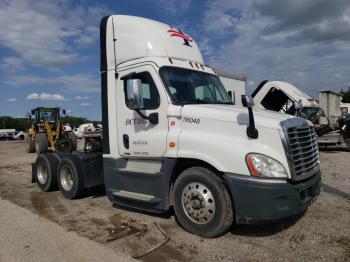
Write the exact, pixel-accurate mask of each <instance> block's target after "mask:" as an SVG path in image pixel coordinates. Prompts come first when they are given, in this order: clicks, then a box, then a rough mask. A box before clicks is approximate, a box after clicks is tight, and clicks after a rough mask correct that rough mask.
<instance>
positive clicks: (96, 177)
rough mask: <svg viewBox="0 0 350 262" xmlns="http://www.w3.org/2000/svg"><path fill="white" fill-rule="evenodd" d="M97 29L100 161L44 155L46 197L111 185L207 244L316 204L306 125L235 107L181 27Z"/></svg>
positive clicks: (40, 166) (139, 21) (124, 202)
mask: <svg viewBox="0 0 350 262" xmlns="http://www.w3.org/2000/svg"><path fill="white" fill-rule="evenodd" d="M100 31H101V32H100V41H101V93H102V122H103V127H104V128H103V146H102V149H103V152H94V150H93V148H89V150H85V153H83V152H75V153H72V154H63V153H47V154H41V155H39V156H38V158H37V160H36V162H35V163H33V165H32V175H33V180H35V181H37V184H38V186H39V187H40V188H41V189H42V190H43V191H49V190H54V189H56V188H57V185H58V187H59V189H60V191H61V192H62V193H63V195H64V196H65V197H66V198H68V199H72V198H77V197H81V196H82V195H83V194H84V192H85V191H86V189H87V188H89V187H92V186H95V185H99V184H102V183H104V185H105V189H106V194H107V196H108V198H109V199H110V200H111V201H112V202H114V203H117V204H118V205H119V206H126V207H128V208H130V207H131V208H135V209H140V210H147V211H150V212H157V213H163V212H167V211H168V210H170V209H171V208H173V210H174V213H175V216H176V217H177V219H178V221H179V223H180V224H181V226H182V227H183V228H184V229H185V230H187V231H188V232H191V233H194V234H198V235H200V236H203V237H216V236H219V235H221V234H223V233H225V232H226V231H227V230H228V229H229V227H230V226H231V225H232V224H233V223H234V222H236V223H254V222H257V221H267V220H278V219H282V218H285V217H289V216H292V215H296V214H299V213H302V212H304V211H305V210H306V209H307V208H308V207H309V205H310V204H311V202H312V201H313V200H314V199H315V197H317V196H318V194H319V192H320V161H319V152H318V148H317V144H316V140H315V139H316V138H315V132H314V129H313V127H312V126H311V125H310V123H309V122H308V121H306V120H304V119H301V118H296V117H293V116H289V115H286V114H280V113H271V112H266V111H264V110H256V109H254V108H252V100H250V99H249V97H247V96H243V98H242V101H243V105H244V106H245V107H240V106H234V105H233V104H232V101H231V98H230V97H229V96H228V94H227V92H226V91H225V89H224V87H223V85H222V83H221V82H220V80H219V78H218V76H217V74H216V73H215V72H214V71H213V69H212V68H210V67H208V66H206V65H205V63H204V61H203V58H202V56H201V53H200V51H199V49H198V47H197V44H196V43H195V41H194V40H193V39H192V38H191V37H190V36H188V35H186V34H184V33H183V32H181V31H180V30H177V29H175V28H172V27H170V26H168V25H166V24H163V23H160V22H156V21H153V20H149V19H145V18H140V17H133V16H122V15H112V16H108V17H105V18H103V19H102V21H101V25H100ZM90 147H93V146H90ZM87 152H88V153H87Z"/></svg>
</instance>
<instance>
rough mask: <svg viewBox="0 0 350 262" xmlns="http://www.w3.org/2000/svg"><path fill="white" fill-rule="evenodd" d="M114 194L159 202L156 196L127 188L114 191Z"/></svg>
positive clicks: (143, 200) (120, 196)
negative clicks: (126, 189)
mask: <svg viewBox="0 0 350 262" xmlns="http://www.w3.org/2000/svg"><path fill="white" fill-rule="evenodd" d="M113 196H115V197H119V198H127V199H133V200H138V201H142V202H157V198H156V197H155V196H152V195H146V194H141V193H136V192H131V191H125V190H119V191H115V192H113Z"/></svg>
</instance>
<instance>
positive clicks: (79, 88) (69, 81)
mask: <svg viewBox="0 0 350 262" xmlns="http://www.w3.org/2000/svg"><path fill="white" fill-rule="evenodd" d="M6 83H7V84H9V85H14V86H30V85H45V86H47V85H56V86H57V87H58V88H62V87H63V88H64V89H65V90H69V91H71V92H98V91H99V90H100V83H99V81H98V80H97V78H96V77H93V76H91V75H86V74H78V75H62V76H58V77H38V76H34V75H12V76H10V77H8V79H7V80H6Z"/></svg>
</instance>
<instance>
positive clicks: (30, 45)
mask: <svg viewBox="0 0 350 262" xmlns="http://www.w3.org/2000/svg"><path fill="white" fill-rule="evenodd" d="M107 13H109V11H108V10H107V9H106V8H105V7H103V6H102V7H89V8H85V7H82V6H79V5H75V3H74V2H73V1H43V0H38V1H27V0H17V1H2V2H1V3H0V44H1V45H2V46H4V47H6V48H8V49H11V50H12V51H13V52H14V53H15V54H16V55H17V56H18V58H17V59H21V60H22V61H25V62H26V64H30V65H34V66H42V67H45V68H47V67H48V68H57V67H59V66H62V65H65V64H70V63H74V62H77V61H81V60H82V59H84V57H83V56H81V55H80V54H79V53H78V52H77V51H76V50H75V48H76V47H75V46H73V45H71V44H70V43H71V42H70V40H73V42H75V43H79V44H85V45H86V44H90V43H92V42H94V41H95V40H97V39H98V31H96V27H94V26H96V25H97V24H98V22H99V19H100V18H101V17H102V16H103V15H105V14H107ZM93 25H94V26H93ZM16 63H17V62H16Z"/></svg>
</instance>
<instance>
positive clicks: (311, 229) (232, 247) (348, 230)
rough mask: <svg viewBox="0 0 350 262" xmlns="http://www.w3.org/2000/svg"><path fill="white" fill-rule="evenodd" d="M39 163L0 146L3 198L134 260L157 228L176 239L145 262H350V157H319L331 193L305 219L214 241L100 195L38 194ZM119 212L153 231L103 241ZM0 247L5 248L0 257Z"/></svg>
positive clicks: (154, 239)
mask: <svg viewBox="0 0 350 262" xmlns="http://www.w3.org/2000/svg"><path fill="white" fill-rule="evenodd" d="M35 157H36V156H35V154H27V153H25V145H24V143H23V142H0V197H2V198H3V199H7V200H9V201H11V202H12V203H15V204H16V205H18V206H21V207H24V208H25V209H28V210H29V211H31V212H32V213H35V214H38V215H39V216H40V217H41V218H45V219H48V220H50V221H52V222H55V223H57V224H58V225H60V226H61V227H62V228H64V229H65V230H66V231H74V232H75V233H77V234H78V235H79V236H82V237H85V238H88V239H92V240H94V241H96V242H98V243H100V244H103V245H105V246H107V247H109V248H110V249H112V250H115V251H116V252H122V253H126V254H128V256H129V257H131V256H132V255H134V254H138V253H140V252H143V251H145V250H147V249H148V248H150V247H152V246H154V245H155V244H157V243H159V242H160V241H162V235H161V234H160V232H159V230H158V229H157V228H156V227H155V226H154V222H156V223H158V224H160V225H161V226H162V227H163V228H164V230H165V231H166V232H167V233H168V234H169V235H170V237H171V240H170V241H169V242H168V243H166V244H165V245H163V246H162V247H161V248H159V249H157V250H156V251H154V252H152V253H150V254H149V255H147V256H144V257H142V258H141V260H143V261H164V260H168V261H203V260H205V261H215V260H223V261H225V260H226V261H232V260H235V261H236V260H244V261H246V260H271V261H310V260H316V261H321V260H326V261H350V199H348V198H347V196H349V195H350V152H333V151H325V152H321V168H322V181H323V183H324V184H325V186H328V188H326V189H325V190H323V191H322V192H321V195H320V197H319V198H318V200H317V201H316V202H315V203H314V204H313V205H312V206H311V207H310V208H309V209H308V211H307V212H306V213H305V214H304V215H302V216H299V217H296V218H291V219H288V220H284V221H282V222H279V223H273V224H267V225H255V226H252V225H249V226H248V225H236V226H233V227H232V229H231V230H230V232H228V233H227V234H226V235H224V236H222V237H220V238H216V239H203V238H200V237H197V236H194V235H191V234H188V233H186V232H185V231H184V230H183V229H182V228H180V227H179V226H178V225H177V223H176V222H175V219H174V216H173V215H171V214H169V215H168V216H156V215H154V214H147V213H142V212H136V211H134V210H126V209H122V208H120V207H116V206H112V204H111V203H110V202H109V200H108V199H107V197H106V196H105V194H104V190H103V189H95V190H92V191H91V192H90V194H89V196H88V197H86V198H84V199H80V200H74V201H69V200H66V199H64V198H63V197H62V196H61V194H60V192H50V193H43V192H40V191H39V190H38V188H37V187H36V185H35V184H31V183H30V179H31V167H30V163H31V161H33V160H34V159H35ZM1 212H2V211H1ZM116 214H119V215H121V216H123V217H125V218H132V219H134V220H136V221H137V222H139V223H143V224H146V225H147V226H148V229H149V230H148V231H147V233H146V234H134V235H130V236H128V237H124V238H121V239H119V240H116V241H112V242H108V243H105V241H106V239H108V237H109V236H110V233H109V232H110V231H111V230H112V228H113V224H114V221H113V217H115V215H116ZM2 227H3V226H2V225H1V224H0V232H2V231H3V228H2ZM1 249H2V247H1V245H0V254H1Z"/></svg>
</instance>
